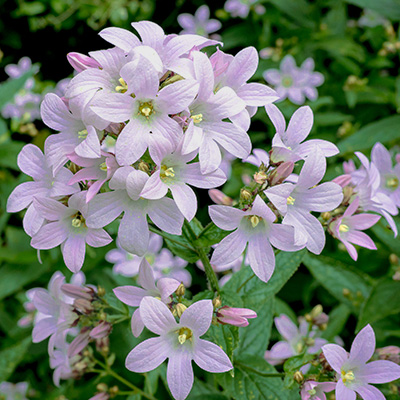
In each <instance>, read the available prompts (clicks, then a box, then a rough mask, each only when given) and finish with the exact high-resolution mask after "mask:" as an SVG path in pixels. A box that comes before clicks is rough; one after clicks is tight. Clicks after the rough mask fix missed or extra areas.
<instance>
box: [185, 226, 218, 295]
mask: <svg viewBox="0 0 400 400" xmlns="http://www.w3.org/2000/svg"><path fill="white" fill-rule="evenodd" d="M184 224H185V228H186V229H187V231H188V235H186V237H187V239H188V240H189V241H190V242H191V244H192V245H193V246H194V247H195V249H196V252H197V254H198V255H199V258H200V260H201V262H202V263H203V266H204V271H205V273H206V275H207V279H208V281H209V282H210V287H211V290H212V291H214V292H217V293H219V290H220V289H219V284H218V278H217V275H216V274H215V271H214V269H213V267H212V266H211V263H210V260H209V259H208V255H207V254H206V252H205V251H204V249H203V248H202V247H200V246H198V245H196V240H197V235H196V233H195V232H194V230H193V229H192V227H191V226H190V223H189V222H187V221H186V220H185V222H184Z"/></svg>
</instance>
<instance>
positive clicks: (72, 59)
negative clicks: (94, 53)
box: [67, 52, 101, 72]
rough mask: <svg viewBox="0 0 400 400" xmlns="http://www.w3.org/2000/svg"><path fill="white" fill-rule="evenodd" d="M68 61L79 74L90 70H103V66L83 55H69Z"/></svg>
mask: <svg viewBox="0 0 400 400" xmlns="http://www.w3.org/2000/svg"><path fill="white" fill-rule="evenodd" d="M67 60H68V62H69V63H70V64H71V66H72V68H73V69H74V70H75V71H77V72H82V71H84V70H85V69H88V68H101V65H100V64H99V63H98V62H97V61H96V60H94V59H93V58H91V57H89V56H86V55H85V54H81V53H74V52H72V53H68V54H67Z"/></svg>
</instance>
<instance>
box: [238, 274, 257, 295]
mask: <svg viewBox="0 0 400 400" xmlns="http://www.w3.org/2000/svg"><path fill="white" fill-rule="evenodd" d="M255 276H256V275H255V274H254V273H253V275H251V276H250V278H247V279H246V280H245V281H244V282H243V283H242V284H241V285H240V286H239V287H238V289H237V290H236V293H239V292H240V289H242V288H243V286H244V285H246V283H247V282H249V281H250V280H251V279H253V278H254V277H255Z"/></svg>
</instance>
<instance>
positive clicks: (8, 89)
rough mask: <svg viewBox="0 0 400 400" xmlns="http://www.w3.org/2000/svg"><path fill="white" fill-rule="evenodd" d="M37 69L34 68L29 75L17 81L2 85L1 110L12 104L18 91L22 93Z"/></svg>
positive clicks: (0, 87)
mask: <svg viewBox="0 0 400 400" xmlns="http://www.w3.org/2000/svg"><path fill="white" fill-rule="evenodd" d="M36 70H37V68H36V67H32V68H31V69H30V70H29V71H28V72H27V73H25V74H24V75H22V76H21V77H19V78H17V79H8V80H7V81H5V82H3V83H2V84H0V110H1V109H2V108H3V107H4V106H5V105H6V104H7V103H10V102H11V101H12V100H13V99H14V96H15V95H16V93H17V92H18V91H20V90H21V89H22V88H23V87H24V85H25V82H26V81H27V80H28V79H29V78H30V77H31V76H32V75H33V74H34V73H35V72H36Z"/></svg>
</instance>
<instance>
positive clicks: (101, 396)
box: [89, 392, 110, 400]
mask: <svg viewBox="0 0 400 400" xmlns="http://www.w3.org/2000/svg"><path fill="white" fill-rule="evenodd" d="M109 398H110V395H109V394H108V393H105V392H101V393H97V394H95V395H94V396H93V397H91V398H90V399H89V400H108V399H109Z"/></svg>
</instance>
